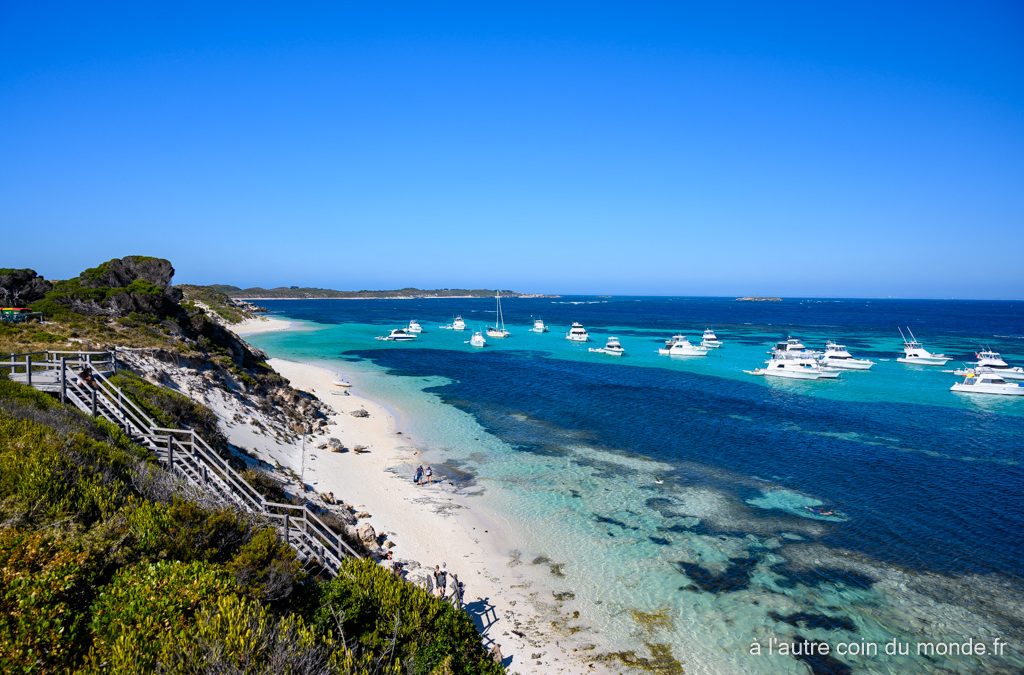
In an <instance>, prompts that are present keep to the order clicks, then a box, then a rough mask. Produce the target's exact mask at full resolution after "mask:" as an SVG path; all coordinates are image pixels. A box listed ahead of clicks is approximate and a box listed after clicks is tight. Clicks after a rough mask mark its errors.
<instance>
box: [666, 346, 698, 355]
mask: <svg viewBox="0 0 1024 675" xmlns="http://www.w3.org/2000/svg"><path fill="white" fill-rule="evenodd" d="M658 353H659V354H661V355H662V356H707V355H708V350H707V349H702V348H701V347H690V348H689V349H685V350H683V349H672V348H671V347H669V348H665V347H662V348H661V349H659V350H658Z"/></svg>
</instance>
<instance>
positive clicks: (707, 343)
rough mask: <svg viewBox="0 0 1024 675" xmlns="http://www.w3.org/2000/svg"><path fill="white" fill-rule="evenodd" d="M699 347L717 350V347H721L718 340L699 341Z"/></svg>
mask: <svg viewBox="0 0 1024 675" xmlns="http://www.w3.org/2000/svg"><path fill="white" fill-rule="evenodd" d="M700 346H701V347H704V348H705V349H718V348H719V347H721V346H722V343H721V342H719V341H718V340H701V341H700Z"/></svg>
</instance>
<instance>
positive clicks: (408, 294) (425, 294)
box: [207, 284, 558, 300]
mask: <svg viewBox="0 0 1024 675" xmlns="http://www.w3.org/2000/svg"><path fill="white" fill-rule="evenodd" d="M207 288H209V289H211V290H213V291H217V292H218V293H223V294H224V295H227V296H228V297H231V298H240V299H247V300H325V299H343V300H361V299H362V300H371V299H381V300H383V299H387V300H414V299H423V298H490V297H493V296H494V294H495V293H496V292H498V291H497V290H495V289H487V288H474V289H469V288H437V289H432V290H428V289H422V288H400V289H397V290H390V291H387V290H385V291H366V290H362V291H337V290H333V289H330V288H308V287H303V286H278V287H276V288H259V287H254V288H239V287H238V286H228V285H225V284H213V285H210V286H208V287H207ZM500 292H501V294H502V295H503V296H505V297H509V298H556V297H558V296H557V295H543V294H540V293H519V292H517V291H509V290H501V291H500Z"/></svg>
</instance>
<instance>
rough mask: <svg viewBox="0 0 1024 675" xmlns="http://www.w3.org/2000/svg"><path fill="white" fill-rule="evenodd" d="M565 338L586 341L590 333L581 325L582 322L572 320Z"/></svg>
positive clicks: (571, 340)
mask: <svg viewBox="0 0 1024 675" xmlns="http://www.w3.org/2000/svg"><path fill="white" fill-rule="evenodd" d="M565 339H566V340H569V341H570V342H588V341H589V340H590V335H589V334H588V333H587V329H586V328H584V327H583V324H581V323H579V322H578V321H573V322H572V326H570V327H569V332H568V333H566V334H565Z"/></svg>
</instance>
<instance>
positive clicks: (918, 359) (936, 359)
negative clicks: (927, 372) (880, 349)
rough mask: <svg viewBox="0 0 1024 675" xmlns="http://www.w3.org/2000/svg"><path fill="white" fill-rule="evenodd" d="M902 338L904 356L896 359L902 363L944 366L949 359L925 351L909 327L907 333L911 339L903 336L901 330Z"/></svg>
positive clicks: (942, 355) (943, 355)
mask: <svg viewBox="0 0 1024 675" xmlns="http://www.w3.org/2000/svg"><path fill="white" fill-rule="evenodd" d="M899 331H900V337H901V338H903V356H901V357H899V358H898V359H896V360H897V361H899V362H900V363H910V364H914V365H917V366H944V365H946V362H947V361H949V358H948V357H947V356H946V355H945V354H932V353H931V352H929V351H928V350H927V349H925V348H924V347H923V346H922V345H921V343H920V342H918V341H917V338H916V337H914V333H913V332H911V330H910V327H909V326H908V327H907V333H910V339H909V340H908V339H907V336H906V335H904V334H903V329H902V328H900V329H899Z"/></svg>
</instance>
